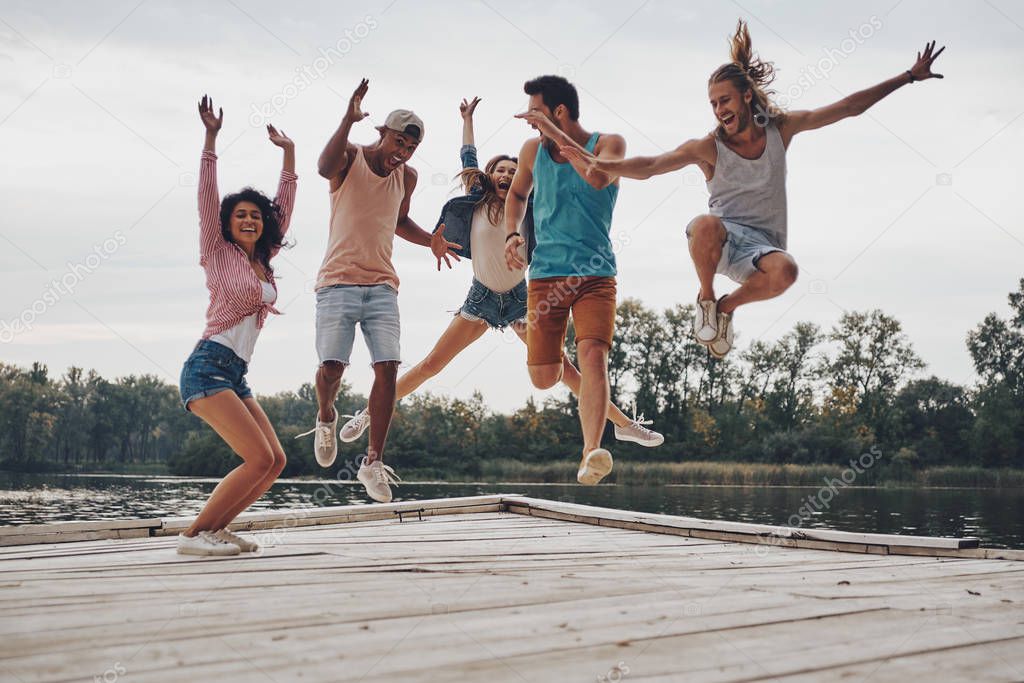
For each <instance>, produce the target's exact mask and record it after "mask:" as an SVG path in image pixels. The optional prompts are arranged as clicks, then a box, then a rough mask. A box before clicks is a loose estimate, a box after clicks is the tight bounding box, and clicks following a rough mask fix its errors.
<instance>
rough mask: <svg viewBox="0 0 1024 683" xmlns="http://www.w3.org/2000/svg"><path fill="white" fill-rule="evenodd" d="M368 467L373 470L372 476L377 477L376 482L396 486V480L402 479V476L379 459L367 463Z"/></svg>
mask: <svg viewBox="0 0 1024 683" xmlns="http://www.w3.org/2000/svg"><path fill="white" fill-rule="evenodd" d="M369 468H370V469H371V470H373V476H374V477H375V478H376V479H377V483H378V484H387V485H389V486H391V485H395V486H398V482H400V481H402V478H401V477H399V476H398V475H397V474H396V473H395V471H394V470H393V469H391V467H390V466H389V465H385V464H384V463H382V462H380V461H379V460H378V461H377V462H376V463H374V464H373V465H369Z"/></svg>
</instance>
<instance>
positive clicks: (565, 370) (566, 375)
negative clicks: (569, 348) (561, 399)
mask: <svg viewBox="0 0 1024 683" xmlns="http://www.w3.org/2000/svg"><path fill="white" fill-rule="evenodd" d="M512 329H513V330H515V333H516V334H517V335H519V338H520V339H522V340H523V343H524V344H525V343H526V327H525V326H524V325H514V326H513V327H512ZM561 381H562V384H564V385H565V386H567V387H568V388H569V391H571V392H572V393H573V394H575V395H576V396H579V395H580V381H581V380H580V371H579V370H577V369H576V366H575V365H573V364H572V361H570V360H569V359H568V358H567V357H564V356H563V357H562V379H561ZM607 417H608V419H609V420H610V421H611V422H612V424H615V425H618V426H619V427H625V426H626V425H628V424H629V423H630V422H632V420H630V419H629V418H628V417H626V414H625V413H623V412H622V411H621V410H619V408H618V406H616V405H615V404H614V403H612V402H611V401H608V416H607Z"/></svg>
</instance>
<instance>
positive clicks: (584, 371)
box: [576, 339, 611, 455]
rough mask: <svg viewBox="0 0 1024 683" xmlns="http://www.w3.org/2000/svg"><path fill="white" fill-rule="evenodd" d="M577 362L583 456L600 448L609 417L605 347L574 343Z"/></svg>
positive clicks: (597, 343) (586, 341)
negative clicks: (578, 364) (606, 420)
mask: <svg viewBox="0 0 1024 683" xmlns="http://www.w3.org/2000/svg"><path fill="white" fill-rule="evenodd" d="M576 352H577V355H578V356H579V361H580V377H581V380H580V394H579V396H580V409H579V412H580V425H581V426H582V428H583V454H584V455H586V454H587V453H589V452H590V451H592V450H594V449H595V448H600V446H601V435H602V434H603V433H604V421H605V419H606V417H607V415H608V402H609V401H608V399H609V398H610V396H609V394H610V393H611V390H610V388H609V386H608V346H607V345H606V344H605V343H604V342H602V341H598V340H596V339H583V340H580V341H579V342H577V344H576Z"/></svg>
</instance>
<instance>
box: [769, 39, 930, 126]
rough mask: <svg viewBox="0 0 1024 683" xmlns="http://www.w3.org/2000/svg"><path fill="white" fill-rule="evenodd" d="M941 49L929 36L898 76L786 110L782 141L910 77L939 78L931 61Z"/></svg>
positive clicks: (859, 110) (850, 111) (866, 104)
mask: <svg viewBox="0 0 1024 683" xmlns="http://www.w3.org/2000/svg"><path fill="white" fill-rule="evenodd" d="M945 49H946V48H945V47H941V48H939V50H938V51H937V52H936V51H935V41H934V40H933V41H932V42H930V43H927V44H926V45H925V48H924V52H918V53H917V61H916V62H914V66H912V67H911V68H910V69H908V70H907V71H905V72H903V73H902V74H900V75H899V76H894V77H893V78H890V79H889V80H887V81H882V82H881V83H879V84H878V85H875V86H872V87H870V88H867V89H865V90H861V91H859V92H855V93H853V94H852V95H848V96H847V97H844V98H843V99H841V100H839V101H838V102H833V103H832V104H829V105H826V106H824V107H820V108H818V109H810V110H805V111H792V112H789V113H787V114H786V116H785V118H784V119H783V120H782V124H781V125H780V126H779V132H781V133H782V142H783V143H784V144H785V145H787V146H788V145H789V142H790V140H792V139H793V136H794V135H796V134H797V133H802V132H804V131H806V130H815V129H816V128H823V127H825V126H828V125H831V124H833V123H836V122H837V121H842V120H843V119H845V118H849V117H851V116H860V115H861V114H863V113H864V112H865V111H867V110H868V109H870V108H871V107H872V106H874V105H875V104H876V103H877V102H878V101H879V100H881V99H882V98H884V97H885V96H887V95H889V94H890V93H892V92H893V91H895V90H897V89H899V88H902V87H903V86H905V85H909V84H910V83H913V82H914V81H926V80H928V79H929V78H942V77H943V76H942V74H936V73H932V62H934V61H935V60H936V58H938V56H939V55H940V54H942V51H943V50H945Z"/></svg>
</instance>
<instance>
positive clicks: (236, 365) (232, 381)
mask: <svg viewBox="0 0 1024 683" xmlns="http://www.w3.org/2000/svg"><path fill="white" fill-rule="evenodd" d="M248 369H249V364H248V363H246V362H245V361H244V360H242V359H241V358H239V357H238V356H237V355H236V354H235V352H234V351H232V350H231V349H229V348H228V347H226V346H224V345H223V344H218V343H217V342H215V341H210V340H209V339H201V340H199V343H198V344H196V347H195V349H193V350H192V354H191V355H190V356H189V357H188V360H186V361H185V366H184V367H183V368H182V369H181V379H180V381H179V382H178V388H179V391H180V392H181V403H182V405H183V406H185V410H188V409H189V408H188V404H189V403H190V402H191V401H194V400H195V399H197V398H205V397H207V396H213V395H214V394H216V393H219V392H221V391H227V390H229V389H230V390H231V391H233V392H235V393H236V394H237V395H238V398H243V399H244V398H249V397H250V396H252V389H250V388H249V385H248V384H247V383H246V381H245V373H246V371H248Z"/></svg>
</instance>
